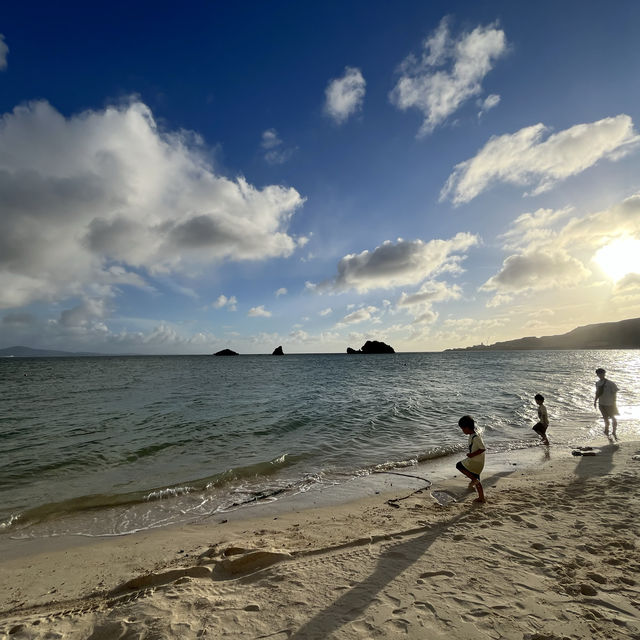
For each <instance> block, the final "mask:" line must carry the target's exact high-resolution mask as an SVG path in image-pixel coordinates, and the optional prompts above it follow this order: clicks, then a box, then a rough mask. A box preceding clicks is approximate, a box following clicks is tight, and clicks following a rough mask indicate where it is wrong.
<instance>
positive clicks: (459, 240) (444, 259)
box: [310, 233, 479, 293]
mask: <svg viewBox="0 0 640 640" xmlns="http://www.w3.org/2000/svg"><path fill="white" fill-rule="evenodd" d="M478 242H479V238H478V237H477V236H475V235H472V234H470V233H458V234H457V235H455V236H454V237H453V238H451V239H449V240H438V239H435V240H430V241H429V242H423V241H422V240H414V241H413V242H407V241H404V240H402V239H398V241H397V242H396V243H393V242H391V241H389V240H387V241H386V242H384V243H383V244H382V245H380V246H379V247H376V248H375V249H374V250H373V251H363V252H362V253H359V254H349V255H346V256H345V257H344V258H342V259H341V260H340V261H339V262H338V274H337V275H336V276H335V278H333V279H332V280H329V281H325V282H323V283H321V284H319V285H317V287H315V288H316V289H317V290H320V291H322V290H325V289H329V290H332V291H347V290H349V289H355V290H357V291H358V292H360V293H364V292H366V291H369V290H370V289H388V288H392V287H397V286H407V285H412V284H419V283H420V282H422V281H424V280H426V279H427V278H429V277H431V276H434V275H437V274H439V273H443V272H446V271H448V272H454V273H458V272H461V271H462V267H461V266H460V263H461V261H462V260H463V259H464V257H465V256H464V255H463V254H464V252H465V251H467V249H469V248H470V247H472V246H474V245H476V244H478ZM310 288H312V287H310Z"/></svg>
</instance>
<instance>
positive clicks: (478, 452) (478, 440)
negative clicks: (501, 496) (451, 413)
mask: <svg viewBox="0 0 640 640" xmlns="http://www.w3.org/2000/svg"><path fill="white" fill-rule="evenodd" d="M458 426H459V427H460V428H461V429H462V432H463V433H466V434H467V435H468V436H469V453H467V457H466V458H465V459H464V460H460V462H458V464H457V465H456V469H458V471H461V472H462V473H464V475H465V476H467V478H469V479H470V480H471V482H470V483H469V488H473V489H475V490H476V491H477V492H478V497H477V498H476V499H475V500H474V502H486V500H485V498H484V491H483V489H482V484H480V474H481V473H482V470H483V469H484V452H485V446H484V442H483V441H482V436H481V435H480V434H479V433H476V423H475V422H474V421H473V418H472V417H471V416H462V418H460V420H458Z"/></svg>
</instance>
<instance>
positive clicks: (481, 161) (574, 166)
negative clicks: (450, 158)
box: [440, 114, 640, 204]
mask: <svg viewBox="0 0 640 640" xmlns="http://www.w3.org/2000/svg"><path fill="white" fill-rule="evenodd" d="M548 131H549V130H548V128H547V127H545V126H544V125H543V124H536V125H533V126H530V127H525V128H524V129H520V131H517V132H516V133H513V134H505V135H502V136H494V137H492V138H491V139H490V140H489V142H487V144H486V145H485V146H484V147H483V148H482V149H480V151H479V152H478V153H477V154H476V155H475V156H474V157H473V158H471V159H469V160H465V161H464V162H461V163H460V164H458V165H456V167H455V169H454V171H453V173H452V174H451V175H450V176H449V178H448V180H447V182H446V184H445V186H444V187H443V189H442V191H441V193H440V199H441V200H444V199H445V198H447V197H449V196H450V197H451V199H452V200H453V203H454V204H462V203H465V202H469V201H470V200H473V199H474V198H475V197H476V196H478V195H479V194H480V193H482V192H483V191H484V190H485V189H488V188H489V187H490V186H491V185H492V184H494V183H497V182H505V183H508V184H513V185H516V186H519V187H532V191H531V193H530V194H525V195H537V194H539V193H542V192H544V191H547V190H548V189H550V188H551V187H553V185H555V184H556V183H557V182H559V181H561V180H565V179H566V178H568V177H570V176H573V175H576V174H578V173H581V172H582V171H584V170H585V169H588V168H589V167H591V166H593V165H594V164H596V163H597V162H598V161H599V160H603V159H609V160H617V159H619V158H621V157H623V156H624V155H626V154H627V153H630V152H631V151H632V150H633V149H635V148H636V147H637V146H638V143H639V142H640V136H638V135H637V134H636V132H635V130H634V128H633V122H632V120H631V118H630V117H629V116H627V115H625V114H621V115H619V116H616V117H614V118H604V119H602V120H598V121H597V122H591V123H588V124H577V125H575V126H573V127H570V128H569V129H565V130H564V131H560V132H558V133H555V134H553V135H550V136H549V137H548V138H547V139H546V140H543V136H544V135H545V134H546V133H548Z"/></svg>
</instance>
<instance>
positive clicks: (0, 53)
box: [0, 33, 9, 71]
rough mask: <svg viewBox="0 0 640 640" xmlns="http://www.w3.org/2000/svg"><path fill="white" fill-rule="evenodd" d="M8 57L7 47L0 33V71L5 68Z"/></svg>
mask: <svg viewBox="0 0 640 640" xmlns="http://www.w3.org/2000/svg"><path fill="white" fill-rule="evenodd" d="M8 55H9V47H8V46H7V43H6V42H5V41H4V35H3V34H2V33H0V71H2V70H4V69H6V68H7V56H8Z"/></svg>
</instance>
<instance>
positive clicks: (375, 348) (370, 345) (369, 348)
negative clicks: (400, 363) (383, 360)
mask: <svg viewBox="0 0 640 640" xmlns="http://www.w3.org/2000/svg"><path fill="white" fill-rule="evenodd" d="M347 353H395V351H394V349H393V347H391V346H390V345H388V344H386V343H384V342H378V341H377V340H367V341H366V342H365V343H364V344H363V345H362V348H361V349H358V351H356V350H355V349H352V348H351V347H347Z"/></svg>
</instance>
